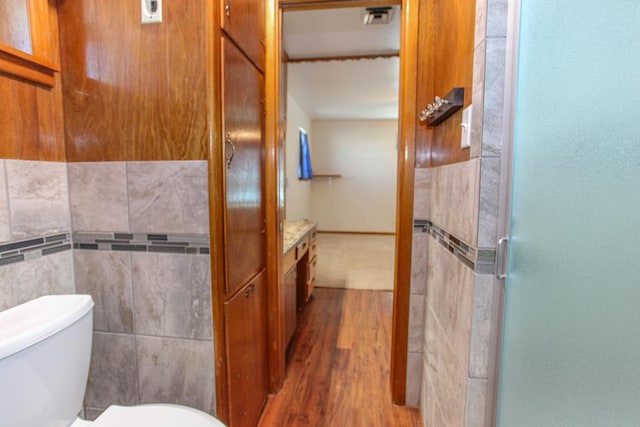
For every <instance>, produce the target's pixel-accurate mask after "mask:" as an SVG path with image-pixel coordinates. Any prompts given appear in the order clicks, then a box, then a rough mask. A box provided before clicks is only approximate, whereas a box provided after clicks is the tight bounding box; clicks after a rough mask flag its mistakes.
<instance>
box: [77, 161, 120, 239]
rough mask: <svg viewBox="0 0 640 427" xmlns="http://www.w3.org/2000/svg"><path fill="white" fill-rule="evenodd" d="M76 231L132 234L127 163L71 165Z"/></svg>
mask: <svg viewBox="0 0 640 427" xmlns="http://www.w3.org/2000/svg"><path fill="white" fill-rule="evenodd" d="M69 198H70V201H71V218H72V223H73V231H129V216H128V206H127V174H126V164H125V163H124V162H106V163H70V164H69Z"/></svg>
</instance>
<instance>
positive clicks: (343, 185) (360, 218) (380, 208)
mask: <svg viewBox="0 0 640 427" xmlns="http://www.w3.org/2000/svg"><path fill="white" fill-rule="evenodd" d="M397 133H398V123H397V121H396V120H314V121H312V123H311V133H310V135H309V145H310V149H311V161H312V166H313V172H314V174H326V173H336V174H341V175H342V177H341V178H333V179H331V180H329V179H323V178H314V179H313V181H312V182H311V218H312V219H314V220H316V221H318V223H319V224H318V229H319V230H323V231H362V232H395V220H396V175H397V157H398V154H397Z"/></svg>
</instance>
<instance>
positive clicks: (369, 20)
mask: <svg viewBox="0 0 640 427" xmlns="http://www.w3.org/2000/svg"><path fill="white" fill-rule="evenodd" d="M392 16H393V8H391V6H385V7H368V8H366V9H365V10H364V25H371V24H388V23H389V22H391V17H392Z"/></svg>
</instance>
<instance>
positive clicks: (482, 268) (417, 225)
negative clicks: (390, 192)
mask: <svg viewBox="0 0 640 427" xmlns="http://www.w3.org/2000/svg"><path fill="white" fill-rule="evenodd" d="M413 231H414V232H415V233H428V234H429V235H431V237H433V238H434V239H435V240H436V241H437V242H438V243H440V245H441V246H442V247H444V248H445V249H446V250H448V251H449V252H451V253H452V254H453V255H454V256H455V257H456V258H458V260H460V262H462V263H463V264H464V265H466V266H467V267H469V268H470V269H472V270H473V271H475V272H476V273H478V274H493V273H495V260H496V250H495V249H494V248H476V247H474V246H472V245H471V244H469V243H467V242H465V241H464V240H462V239H460V238H458V237H456V236H454V235H453V234H451V233H448V232H447V231H445V230H444V229H442V228H440V227H438V226H437V225H435V224H434V223H432V222H431V221H429V220H422V219H416V220H414V221H413Z"/></svg>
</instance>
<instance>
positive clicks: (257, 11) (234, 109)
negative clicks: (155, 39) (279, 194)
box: [219, 0, 268, 427]
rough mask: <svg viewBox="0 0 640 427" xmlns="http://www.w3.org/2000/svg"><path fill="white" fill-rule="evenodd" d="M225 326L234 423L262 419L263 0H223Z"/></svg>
mask: <svg viewBox="0 0 640 427" xmlns="http://www.w3.org/2000/svg"><path fill="white" fill-rule="evenodd" d="M221 5H222V7H221V8H220V14H221V16H220V25H221V28H222V31H221V33H220V34H221V37H220V44H219V46H220V49H221V74H222V88H221V89H222V91H221V101H222V110H221V113H222V129H221V130H220V131H221V132H222V134H221V141H222V144H223V145H224V151H223V156H224V158H223V159H221V163H222V164H221V167H222V168H223V170H224V174H223V180H224V191H225V197H224V203H225V206H224V248H225V250H224V252H225V254H224V255H225V259H224V264H225V268H224V270H225V283H224V295H223V297H224V304H223V305H224V333H225V343H224V344H225V348H224V351H225V353H226V380H227V384H226V390H227V402H228V417H227V418H228V419H227V420H226V422H227V424H228V425H229V427H253V426H255V425H256V424H257V422H258V419H259V417H260V413H261V411H262V408H263V406H264V403H265V402H266V398H267V391H268V361H267V300H266V298H267V281H266V270H265V268H266V224H265V184H264V182H265V176H264V157H265V144H264V102H263V98H264V74H263V64H264V48H263V40H264V22H265V15H264V2H263V1H261V0H260V1H253V0H226V1H225V0H222V1H221Z"/></svg>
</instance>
